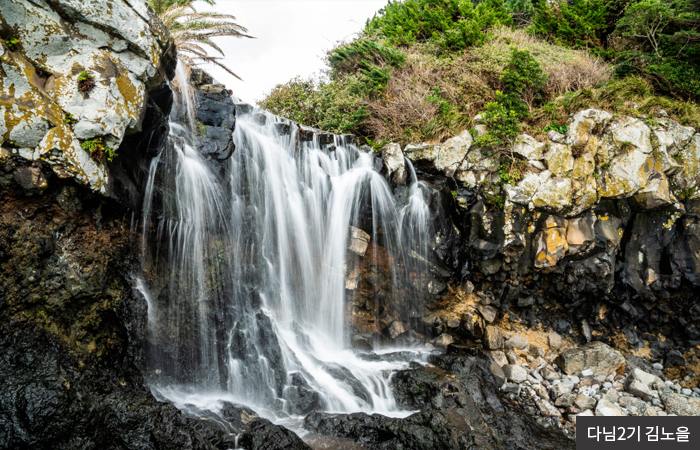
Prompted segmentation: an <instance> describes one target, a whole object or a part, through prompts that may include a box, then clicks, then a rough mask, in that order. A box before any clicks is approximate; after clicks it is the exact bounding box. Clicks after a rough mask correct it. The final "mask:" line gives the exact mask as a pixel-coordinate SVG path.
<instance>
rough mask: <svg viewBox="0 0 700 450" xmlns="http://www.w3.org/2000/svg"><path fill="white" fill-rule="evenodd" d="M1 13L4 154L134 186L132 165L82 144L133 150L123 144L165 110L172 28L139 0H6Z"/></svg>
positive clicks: (94, 182)
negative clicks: (126, 174) (125, 174)
mask: <svg viewBox="0 0 700 450" xmlns="http://www.w3.org/2000/svg"><path fill="white" fill-rule="evenodd" d="M0 20H1V25H2V28H1V29H0V37H2V45H1V49H0V52H1V55H0V70H1V75H2V76H1V77H0V83H1V84H0V145H2V147H3V150H2V153H1V154H0V157H2V158H3V159H6V158H9V157H11V156H19V157H21V158H22V159H24V160H26V161H40V162H42V163H43V164H45V165H46V166H47V168H50V169H51V170H52V171H53V172H54V173H55V174H56V175H57V176H58V177H59V178H71V179H73V180H75V181H77V182H78V183H80V184H81V185H84V186H87V187H89V188H90V189H91V190H93V191H95V192H98V193H100V194H103V195H108V194H111V195H114V196H117V194H118V193H119V191H120V190H123V189H124V186H121V185H123V184H124V183H126V184H127V185H129V184H130V183H129V182H128V181H127V178H124V179H122V180H120V181H117V180H116V178H118V173H119V172H120V170H119V169H120V168H121V167H122V166H123V165H124V164H122V163H119V162H118V161H119V160H118V159H117V160H115V161H114V162H110V161H109V159H110V158H109V157H108V156H107V155H101V153H100V152H97V153H96V152H94V151H93V152H92V154H91V152H90V151H89V150H86V149H85V148H84V146H83V144H85V143H86V142H90V141H92V142H99V143H100V144H101V145H102V146H103V147H105V148H106V147H109V148H110V149H114V150H118V149H119V150H121V151H122V153H124V154H123V155H122V156H123V157H126V156H129V155H127V154H128V153H129V150H131V149H130V148H122V149H120V145H121V144H122V142H124V140H125V139H127V141H128V140H129V139H128V137H129V136H133V135H135V134H139V133H143V132H144V131H150V130H148V128H149V127H152V126H153V118H154V117H157V114H154V112H155V111H153V110H161V111H167V109H168V108H169V104H168V98H169V96H168V95H167V93H169V89H168V88H167V85H166V82H167V80H168V78H172V77H173V72H174V70H175V64H176V59H175V48H174V46H173V45H172V42H171V41H170V38H169V37H168V34H167V30H165V29H164V28H163V25H162V24H161V23H160V22H159V21H158V20H155V19H154V16H153V12H152V11H150V10H149V9H148V8H147V7H146V5H145V3H144V2H143V1H141V0H118V1H110V2H107V1H104V0H89V1H83V0H79V1H78V0H48V1H39V2H36V1H27V0H7V1H4V2H3V7H2V11H0ZM147 113H148V114H147ZM147 116H148V117H147ZM161 119H162V114H161ZM133 146H134V142H133V141H132V142H130V145H129V146H127V147H133ZM86 147H87V146H86ZM88 148H89V147H88ZM131 156H133V155H131Z"/></svg>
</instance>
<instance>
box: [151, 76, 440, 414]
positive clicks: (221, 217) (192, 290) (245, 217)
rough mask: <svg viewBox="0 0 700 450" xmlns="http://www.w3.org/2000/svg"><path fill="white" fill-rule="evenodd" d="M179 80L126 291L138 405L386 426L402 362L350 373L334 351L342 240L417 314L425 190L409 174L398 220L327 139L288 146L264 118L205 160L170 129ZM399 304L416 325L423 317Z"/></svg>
mask: <svg viewBox="0 0 700 450" xmlns="http://www.w3.org/2000/svg"><path fill="white" fill-rule="evenodd" d="M183 80H185V77H184V74H183V73H182V71H181V70H180V69H179V71H178V78H177V82H178V83H179V84H180V86H181V92H184V93H185V95H181V96H180V97H184V98H178V99H177V101H176V105H175V107H174V112H173V114H172V115H171V123H170V129H171V131H170V136H169V138H168V140H167V145H166V147H165V148H164V149H163V150H162V151H161V153H160V155H159V156H158V157H157V158H155V159H154V160H153V161H152V164H151V170H150V173H149V177H148V181H147V186H146V191H145V199H144V217H145V223H144V226H143V241H142V247H143V254H144V264H143V276H142V277H141V279H140V280H139V286H138V287H139V289H140V290H141V291H142V292H143V293H144V295H145V296H146V298H147V299H148V305H149V313H148V317H149V347H148V362H149V367H150V375H151V378H150V379H151V386H152V388H153V390H154V391H155V392H156V393H158V394H159V395H161V396H163V397H165V398H167V399H169V400H171V401H173V402H174V403H175V404H176V405H178V406H181V407H184V405H185V404H187V403H194V404H199V405H200V406H201V407H207V408H210V409H216V407H215V406H212V402H214V403H216V400H217V399H221V400H228V401H233V402H239V403H244V404H247V405H249V406H251V407H253V408H254V409H257V410H258V412H260V413H261V414H264V415H268V416H269V417H271V418H277V419H279V418H282V417H285V416H287V415H292V416H295V415H302V414H306V413H308V412H309V411H311V410H313V409H324V410H327V411H339V412H351V411H373V412H381V413H384V414H394V415H396V414H400V413H398V412H397V408H396V404H395V402H394V400H393V397H392V395H391V391H390V388H389V383H388V377H389V375H390V373H391V372H392V371H394V370H396V369H398V368H400V367H401V365H402V364H405V363H397V362H387V361H382V360H381V358H377V359H367V358H364V359H363V358H361V357H360V355H357V354H356V353H355V352H353V351H352V350H351V349H350V346H349V343H348V336H349V331H348V325H347V322H348V319H347V317H346V315H347V308H346V305H347V302H348V301H349V300H350V299H348V298H346V297H347V291H346V276H347V273H348V271H351V270H354V268H353V267H351V266H353V264H355V265H356V264H357V261H356V260H355V262H353V261H351V260H350V259H349V257H348V246H349V245H350V239H351V233H350V230H351V227H358V228H361V229H364V230H365V231H366V232H367V233H369V235H370V242H371V243H372V244H373V245H375V246H378V247H381V248H383V249H385V250H386V254H388V255H390V256H389V257H387V258H388V259H389V261H390V263H391V286H397V287H401V289H403V290H402V291H401V292H402V293H403V294H404V295H405V294H406V293H408V294H409V295H413V297H414V298H418V299H421V297H420V290H421V289H422V287H421V286H422V284H421V283H422V281H421V280H423V279H427V270H428V263H427V258H428V256H427V254H428V250H429V242H428V237H429V234H428V233H429V227H428V219H429V207H428V203H427V202H428V200H429V197H430V195H429V194H430V193H429V190H430V189H431V188H429V187H428V186H427V185H425V184H424V183H421V182H417V180H416V178H415V174H414V175H413V180H414V183H413V184H412V186H411V188H410V189H411V192H410V196H409V201H408V204H407V205H406V206H404V207H403V208H401V209H398V208H397V206H396V204H395V200H394V198H393V196H392V193H391V189H390V187H389V185H388V184H387V182H386V180H385V179H384V177H383V176H381V175H380V174H379V173H378V172H376V171H375V170H374V168H373V155H371V154H369V153H365V152H362V151H360V150H359V149H358V148H357V147H355V146H354V145H352V144H351V143H350V142H348V141H347V140H345V139H344V138H342V137H339V136H336V137H334V142H333V143H326V144H324V145H321V144H320V143H319V140H318V136H314V138H313V140H311V141H308V142H301V140H300V139H299V136H297V133H298V130H297V129H296V125H295V124H293V123H290V122H288V121H286V120H284V119H280V118H278V117H275V116H273V115H271V114H268V113H260V114H256V115H255V116H254V115H247V116H243V117H239V118H237V120H236V129H235V132H234V136H233V139H234V143H235V148H236V150H235V152H234V154H233V156H232V157H231V158H230V159H228V160H226V161H224V162H212V161H208V160H206V159H205V158H204V157H203V156H202V155H201V154H200V153H199V152H198V151H197V145H198V137H197V136H196V134H195V133H193V132H192V131H191V129H190V127H188V126H183V125H181V123H183V122H185V123H188V122H190V121H191V119H192V118H193V117H194V112H193V102H192V100H191V99H189V100H187V101H186V99H187V98H188V96H187V95H186V93H187V91H188V89H187V88H186V87H184V83H183ZM183 108H184V109H183ZM183 117H184V118H186V119H185V120H183ZM261 118H262V120H261ZM376 254H377V252H376V251H375V252H374V255H376ZM355 269H356V268H355ZM392 289H393V288H392ZM406 303H407V304H409V306H408V307H406V308H404V309H406V311H404V313H405V314H407V315H412V316H416V317H418V316H419V314H418V313H419V311H417V309H419V308H422V305H418V304H417V303H416V302H406ZM409 310H410V311H409ZM405 320H406V321H408V320H409V319H408V318H405Z"/></svg>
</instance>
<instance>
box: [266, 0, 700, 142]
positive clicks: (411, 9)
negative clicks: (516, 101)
mask: <svg viewBox="0 0 700 450" xmlns="http://www.w3.org/2000/svg"><path fill="white" fill-rule="evenodd" d="M643 2H657V3H663V4H665V5H668V4H671V3H672V2H670V0H639V1H638V0H611V1H607V2H605V1H602V0H576V1H569V2H565V3H564V2H562V3H557V2H555V3H551V2H549V3H548V2H532V1H531V0H506V2H505V3H504V2H502V1H500V0H487V1H483V2H480V3H478V4H476V6H475V4H472V3H471V2H470V1H468V0H406V1H403V2H395V1H392V2H389V4H388V5H387V6H386V7H385V8H384V9H382V10H380V11H379V12H378V13H377V14H376V15H375V16H374V17H373V18H372V19H370V20H368V22H367V25H366V27H365V30H364V31H363V33H362V34H361V36H360V37H359V38H358V39H356V40H354V41H352V42H349V43H343V44H341V45H339V46H337V47H336V48H335V49H333V50H331V51H330V52H329V53H328V65H329V67H330V70H329V71H328V73H327V76H326V77H325V78H322V79H321V80H320V81H319V82H314V83H311V85H312V86H313V88H312V89H307V88H308V87H309V86H310V85H309V84H308V83H306V82H305V83H306V84H305V90H304V94H303V96H302V98H303V99H304V101H295V100H294V99H293V97H294V95H295V93H296V92H298V90H299V88H300V86H299V82H300V80H292V81H291V82H289V83H287V84H283V85H279V86H277V87H276V88H275V89H273V90H272V92H271V93H270V94H269V95H268V96H267V97H266V98H265V99H263V100H261V101H259V104H260V106H262V107H264V108H267V109H270V110H271V111H272V112H275V113H278V114H281V115H285V116H287V117H289V118H291V119H294V120H298V121H300V122H302V123H304V124H306V125H311V126H316V127H320V128H323V129H326V130H328V131H334V132H341V133H354V134H357V135H359V136H361V137H366V138H368V139H372V140H373V141H376V142H381V141H385V140H386V141H395V142H399V143H401V144H406V143H409V142H420V141H433V142H436V141H441V140H443V139H445V138H447V137H450V136H453V135H456V134H457V133H459V132H461V131H462V130H464V129H467V128H469V127H470V126H471V118H473V117H474V116H475V115H476V114H477V113H479V112H482V111H485V110H486V109H487V106H486V105H487V104H489V103H493V102H496V103H500V104H503V101H502V100H503V99H500V101H499V99H497V92H498V91H500V92H505V90H506V87H505V85H504V80H503V78H502V77H503V73H504V70H505V68H506V66H507V65H508V64H509V61H510V59H511V56H512V51H511V48H512V47H515V48H516V49H518V50H519V51H527V52H529V54H530V55H531V56H532V58H533V59H534V61H535V62H536V63H537V64H538V65H539V67H541V68H542V70H543V72H544V73H545V74H547V79H546V82H544V83H543V84H542V86H541V87H540V88H538V89H537V90H536V91H537V92H536V93H537V95H539V100H538V101H537V102H533V101H532V100H528V99H527V96H525V97H524V98H523V99H522V100H523V101H524V102H525V104H527V106H528V109H529V110H531V111H530V112H531V113H532V114H531V115H529V116H527V117H526V116H525V115H522V114H516V116H517V124H516V125H517V126H511V125H512V124H511V125H507V124H505V123H504V124H503V125H504V126H505V125H507V126H508V127H510V129H513V128H517V127H522V128H523V129H524V130H525V131H526V132H528V133H531V134H537V132H541V130H542V128H544V127H545V126H548V125H552V124H554V125H558V124H561V123H565V121H566V118H567V116H568V114H569V113H571V112H575V111H573V108H574V107H581V108H588V107H596V106H597V107H601V108H603V109H608V110H609V111H611V112H619V113H624V114H631V115H639V114H643V112H641V110H642V109H643V110H658V109H666V110H667V111H668V112H669V114H671V115H673V116H675V118H676V119H678V120H679V121H681V122H683V123H686V124H694V123H696V120H697V119H696V117H697V105H696V104H695V103H693V102H692V101H690V102H688V101H687V99H692V98H694V97H693V95H695V94H693V93H694V92H696V91H697V90H698V87H699V86H700V85H698V86H696V85H697V81H696V80H697V79H698V77H696V76H694V75H693V74H695V73H696V65H697V64H700V55H698V57H697V58H694V59H693V58H690V57H689V56H690V55H695V53H694V52H695V50H694V45H696V43H695V41H693V39H694V38H693V36H695V35H693V34H692V33H693V30H694V28H693V27H695V26H696V25H698V24H700V21H697V23H696V24H695V25H693V24H694V23H695V22H693V20H695V19H694V18H695V17H696V16H697V14H696V15H693V13H691V12H689V11H691V10H692V8H691V7H690V6H688V5H700V0H680V1H679V2H676V3H673V4H674V5H676V6H673V8H675V9H674V11H679V16H678V18H677V19H674V21H673V22H672V23H671V24H670V25H669V26H668V28H666V29H667V30H669V32H670V31H673V34H672V35H668V36H667V35H663V33H661V32H659V31H656V32H655V33H656V34H653V33H652V35H650V36H651V37H653V38H659V39H661V41H662V42H665V44H664V45H665V47H662V48H661V50H663V51H661V50H660V56H661V57H660V58H658V57H657V58H650V57H649V52H650V51H652V50H653V49H651V47H649V43H648V42H637V41H635V39H636V38H633V36H631V33H630V32H629V31H624V30H627V28H625V27H627V25H625V24H626V23H628V22H630V23H632V24H636V25H635V26H638V25H639V23H641V22H640V19H639V18H635V16H633V15H631V13H630V15H626V13H625V11H626V10H627V9H626V8H627V6H628V4H636V3H640V4H641V3H643ZM681 4H682V5H685V6H679V5H681ZM633 10H634V8H630V11H633ZM681 11H685V12H683V13H682V14H681V13H680V12H681ZM684 14H685V15H684ZM623 19H624V20H623ZM625 20H627V22H625ZM513 22H515V23H516V24H520V25H527V26H528V27H529V28H527V29H524V28H514V27H513V26H511V24H512V23H513ZM618 23H619V25H620V26H619V27H618ZM623 25H624V26H623ZM616 27H617V28H618V29H616ZM679 30H680V31H679ZM535 35H539V36H540V37H535ZM543 38H544V39H546V40H543ZM683 39H685V41H682V40H683ZM548 41H549V42H548ZM613 42H614V43H616V45H617V47H615V48H614V46H613V45H612V43H613ZM682 43H684V45H685V47H684V48H682V49H680V50H683V51H682V52H680V53H679V52H678V51H677V50H679V48H677V47H674V46H678V45H680V44H682ZM667 50H673V51H675V53H674V54H673V55H674V56H673V57H671V56H670V54H668V55H669V56H666V55H667V53H663V52H665V51H667ZM635 52H636V53H635ZM593 54H596V55H599V56H592V55H593ZM620 58H626V60H625V61H626V63H625V64H619V61H620ZM605 59H607V62H606V61H605ZM610 61H612V62H616V61H617V62H618V64H616V65H614V66H613V65H611V64H610ZM613 67H615V68H616V74H617V78H616V79H612V76H613ZM630 75H632V76H633V78H631V79H630V80H629V82H627V81H625V80H626V79H627V78H626V77H629V76H630ZM642 79H644V81H643V83H644V85H645V86H647V87H648V89H646V91H645V92H646V94H645V95H646V97H640V96H637V95H632V94H630V92H629V89H626V86H633V85H635V84H638V83H639V80H642ZM620 92H627V93H628V94H629V95H632V96H630V97H628V99H623V98H621V94H620ZM668 94H670V95H673V96H675V98H674V99H672V98H667V97H658V96H657V95H668ZM583 99H587V100H585V101H588V102H589V103H588V104H585V101H584V100H583ZM635 104H636V106H639V105H642V107H640V109H639V110H637V109H635V108H634V106H635ZM282 105H287V106H284V107H282ZM289 105H294V107H293V108H291V107H289ZM651 105H655V106H653V107H652V106H651ZM661 105H665V106H661ZM496 109H498V108H495V109H494V106H493V105H492V106H491V107H489V111H491V112H493V113H495V112H497V111H496ZM506 109H508V108H506ZM504 117H505V116H504ZM508 117H509V116H508Z"/></svg>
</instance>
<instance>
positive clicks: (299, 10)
mask: <svg viewBox="0 0 700 450" xmlns="http://www.w3.org/2000/svg"><path fill="white" fill-rule="evenodd" d="M386 4H387V0H216V5H215V6H214V8H213V10H215V11H218V12H221V13H226V14H233V15H234V16H236V19H237V23H238V24H239V25H242V26H244V27H246V28H247V29H248V33H249V34H250V35H252V36H255V37H256V39H246V38H222V39H221V41H219V42H220V46H221V48H222V49H223V50H224V52H225V53H226V64H227V65H228V67H230V68H231V69H232V70H233V71H234V72H235V73H236V74H238V76H239V77H241V78H243V81H239V80H237V79H235V78H234V77H232V76H231V75H229V74H227V73H226V72H225V71H223V70H221V69H219V68H217V67H215V66H209V67H206V69H207V71H209V72H210V73H211V74H212V75H213V76H214V77H215V78H216V79H217V80H218V81H219V82H221V83H224V84H226V86H227V87H228V88H229V89H232V90H233V92H234V94H235V95H237V96H238V97H240V98H241V99H243V100H244V101H247V102H249V103H252V102H254V101H256V100H259V99H261V98H262V97H263V96H264V94H265V93H267V92H269V91H270V90H271V89H272V88H273V87H274V86H275V85H277V84H279V83H284V82H286V81H288V80H289V79H291V78H292V77H294V76H296V75H301V76H302V77H307V76H309V75H312V74H317V73H319V70H320V69H321V68H323V67H324V63H323V57H324V54H325V52H326V51H327V50H329V49H331V48H332V47H333V46H334V45H335V43H336V42H338V41H343V40H350V39H352V38H353V37H354V36H355V35H356V34H357V33H358V32H359V31H360V30H361V29H362V28H363V27H364V25H365V21H366V20H367V19H368V18H370V17H372V16H373V15H374V13H375V12H376V11H378V10H379V9H381V8H382V7H384V6H385V5H386ZM195 6H196V7H197V8H198V9H199V10H201V11H205V10H207V9H212V8H208V7H207V5H206V4H204V3H201V2H199V3H197V4H196V5H195Z"/></svg>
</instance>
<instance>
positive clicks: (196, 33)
mask: <svg viewBox="0 0 700 450" xmlns="http://www.w3.org/2000/svg"><path fill="white" fill-rule="evenodd" d="M195 1H197V0H148V5H149V6H150V7H151V8H153V10H154V11H155V12H156V14H157V15H158V16H159V17H160V19H161V21H162V22H163V23H164V24H165V26H167V27H168V29H170V34H171V36H172V37H173V41H174V42H175V46H176V47H177V50H178V56H179V57H180V59H181V60H182V61H183V62H184V63H185V64H187V65H189V66H198V65H200V64H203V63H211V64H214V65H216V66H218V67H221V68H222V69H224V70H225V71H226V72H228V73H229V74H231V75H233V76H234V77H236V78H238V79H239V80H240V79H241V78H240V77H239V76H238V75H236V74H235V73H234V72H233V71H232V70H231V69H230V68H228V67H227V66H226V65H225V64H224V63H223V62H221V60H222V59H223V56H224V51H223V50H222V49H221V47H219V46H218V45H217V44H216V43H215V42H214V41H213V40H212V38H215V37H226V36H229V37H247V38H252V37H253V36H250V35H248V34H246V33H247V32H248V30H247V29H246V28H245V27H242V26H241V25H238V24H237V23H235V22H234V21H235V20H236V17H235V16H233V15H231V14H222V13H218V12H200V11H197V10H196V9H195V8H194V6H193V5H192V4H193V3H194V2H195ZM201 1H204V2H205V3H208V4H210V5H213V4H214V0H201ZM210 50H211V51H214V52H216V53H218V54H220V55H221V56H211V55H210V54H209V51H210Z"/></svg>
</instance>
